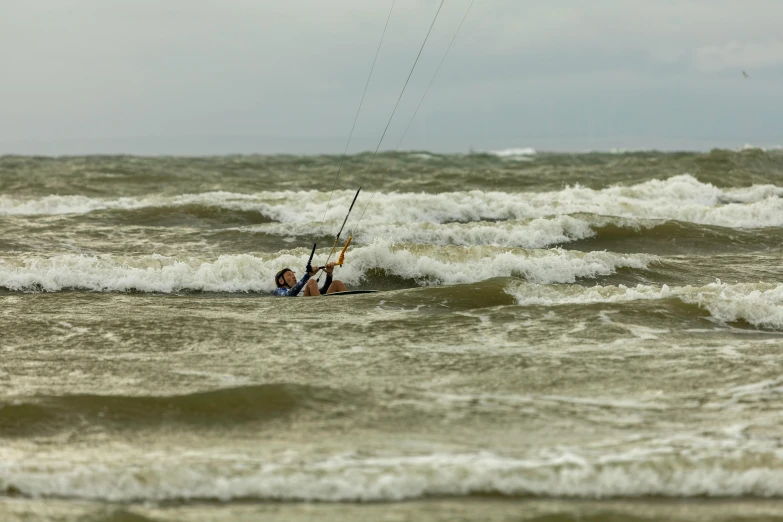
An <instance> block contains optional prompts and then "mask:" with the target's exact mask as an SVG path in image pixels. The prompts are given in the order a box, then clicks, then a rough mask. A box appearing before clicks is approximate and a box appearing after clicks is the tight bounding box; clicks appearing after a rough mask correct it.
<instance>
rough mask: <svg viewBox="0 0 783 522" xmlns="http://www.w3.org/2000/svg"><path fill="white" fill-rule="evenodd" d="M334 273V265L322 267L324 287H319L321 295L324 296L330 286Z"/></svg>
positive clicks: (327, 264)
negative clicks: (324, 274)
mask: <svg viewBox="0 0 783 522" xmlns="http://www.w3.org/2000/svg"><path fill="white" fill-rule="evenodd" d="M333 271H334V263H333V262H332V263H326V266H325V267H324V272H326V281H324V285H323V286H322V287H321V289H320V292H321V294H325V293H326V291H327V290H329V285H331V284H332V272H333Z"/></svg>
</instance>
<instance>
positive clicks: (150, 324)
mask: <svg viewBox="0 0 783 522" xmlns="http://www.w3.org/2000/svg"><path fill="white" fill-rule="evenodd" d="M371 158H372V155H371V154H366V153H365V154H355V155H349V156H348V157H346V158H345V161H344V162H343V161H342V160H341V157H340V156H339V155H336V156H329V155H322V156H318V155H313V156H293V155H268V156H220V157H133V156H84V157H28V156H3V157H0V356H1V357H2V359H1V360H2V365H0V520H3V521H22V520H46V521H49V520H51V521H55V520H56V521H65V520H91V521H100V520H105V521H112V522H120V521H134V522H139V521H161V522H162V521H175V520H210V521H233V520H281V521H282V520H285V521H316V520H317V521H325V520H335V521H343V520H345V521H353V520H356V521H360V520H361V521H364V520H389V521H403V520H415V521H441V520H442V521H447V520H448V521H455V520H466V521H467V520H482V521H484V520H487V521H512V520H513V521H537V522H564V521H577V520H579V521H595V522H598V521H616V522H620V521H650V520H672V521H702V520H721V521H728V520H754V521H755V520H758V521H773V520H774V521H781V520H783V406H782V405H781V400H782V399H783V263H782V262H781V261H783V150H762V149H758V148H752V147H745V148H743V149H739V150H712V151H709V152H657V151H638V152H634V151H617V152H612V153H608V152H589V153H568V154H566V153H545V152H537V151H534V150H531V149H515V150H505V151H497V152H493V153H478V152H474V153H470V154H437V153H433V152H425V151H418V152H396V153H382V154H379V155H378V157H377V158H376V159H375V161H374V162H372V163H371ZM338 171H339V172H340V175H339V176H338V175H337V174H338ZM359 186H361V187H362V191H361V193H360V195H359V198H358V200H357V203H356V206H355V208H354V210H353V212H352V213H351V216H350V218H349V220H348V222H347V225H346V229H345V232H344V233H343V235H342V237H341V239H340V241H339V242H338V246H337V248H338V250H339V248H341V247H342V244H343V241H345V240H346V239H347V237H348V236H349V235H350V236H352V237H353V241H352V243H351V246H350V248H349V249H348V251H347V253H346V256H345V265H344V266H342V267H338V268H336V269H335V277H336V278H337V279H340V280H342V281H343V282H344V283H345V284H346V285H347V286H348V288H350V289H374V290H378V292H377V293H374V294H363V295H352V296H335V297H328V298H327V297H318V298H316V297H313V298H303V297H302V298H275V297H272V296H271V292H272V290H273V289H274V287H275V284H274V280H273V279H274V274H275V273H276V272H277V271H278V270H280V269H281V268H283V267H290V268H292V269H294V270H296V271H297V272H298V273H299V275H302V274H303V272H304V266H305V264H306V262H307V258H308V257H309V255H310V251H311V249H312V245H313V243H316V244H317V248H316V253H315V259H314V262H315V263H320V264H322V263H323V262H325V261H326V259H327V256H328V255H329V253H330V251H331V250H332V246H333V245H334V243H335V234H336V233H337V231H338V230H339V228H340V225H341V224H342V223H343V220H344V219H345V216H346V212H347V210H348V207H349V205H350V203H351V200H352V199H353V196H354V194H355V192H356V190H357V189H358V188H359ZM332 259H334V256H333V257H332Z"/></svg>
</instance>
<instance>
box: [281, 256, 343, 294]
mask: <svg viewBox="0 0 783 522" xmlns="http://www.w3.org/2000/svg"><path fill="white" fill-rule="evenodd" d="M308 268H309V269H310V270H309V271H308V273H306V274H305V275H304V276H302V279H300V280H299V282H297V281H296V272H294V271H293V270H291V269H290V268H284V269H282V270H281V271H279V272H278V273H277V275H275V284H276V285H277V289H276V290H275V291H274V294H273V295H276V296H278V297H296V296H297V295H299V293H300V292H301V291H302V288H304V295H305V297H309V296H312V295H322V294H331V293H334V292H345V291H347V290H348V288H346V286H345V284H344V283H343V282H342V281H340V280H338V279H334V280H332V272H333V271H334V263H327V264H326V266H325V267H324V272H326V281H324V285H323V286H322V287H321V288H320V289H319V288H318V283H317V282H316V281H315V279H310V278H311V277H313V276H314V275H315V274H316V273H318V270H319V269H318V268H317V267H316V268H313V267H308Z"/></svg>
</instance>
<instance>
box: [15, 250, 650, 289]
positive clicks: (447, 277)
mask: <svg viewBox="0 0 783 522" xmlns="http://www.w3.org/2000/svg"><path fill="white" fill-rule="evenodd" d="M326 253H327V251H326V250H323V251H319V252H318V255H319V256H321V257H325V255H326ZM308 256H309V252H308V251H305V250H304V249H302V250H300V251H299V252H297V253H295V254H294V253H283V254H272V255H269V254H264V255H261V256H259V257H256V256H252V255H247V254H243V255H224V256H220V257H217V258H197V257H173V256H161V255H149V256H119V255H101V256H87V255H73V254H65V255H56V256H51V257H37V256H21V257H14V258H9V259H0V287H4V288H8V289H11V290H35V289H42V290H44V291H59V290H63V289H67V288H79V289H85V290H92V291H125V290H131V289H133V290H138V291H142V292H175V291H179V290H197V291H209V292H244V291H271V290H273V288H274V285H273V278H274V274H275V273H276V272H277V271H278V270H280V268H281V267H284V266H292V267H301V266H304V265H305V263H306V261H307V258H308ZM350 256H351V262H350V263H349V264H347V265H346V266H345V267H343V268H341V269H340V270H339V278H340V279H342V280H344V281H345V282H346V283H348V284H357V283H359V282H360V281H361V279H362V278H363V277H364V275H365V274H366V273H367V271H368V270H372V269H383V270H385V271H387V273H389V274H392V275H396V276H399V277H403V278H407V279H416V280H418V281H419V282H420V283H421V284H436V283H445V284H455V283H474V282H478V281H483V280H486V279H490V278H493V277H503V276H512V275H513V276H521V277H524V278H526V279H527V280H529V281H535V282H540V283H549V282H561V283H566V282H573V281H575V280H576V279H578V278H594V277H598V276H603V275H609V274H612V273H614V272H615V271H616V270H617V269H618V268H624V267H629V268H637V269H644V268H646V267H647V266H648V264H649V263H650V262H652V261H654V260H655V259H656V258H655V256H649V255H643V254H634V255H621V254H614V253H611V252H590V253H583V252H571V251H566V250H559V249H553V250H521V249H501V248H497V247H470V248H466V247H435V246H424V245H408V246H393V245H391V244H389V243H386V242H383V241H377V242H376V243H373V244H371V245H368V246H363V247H357V248H354V249H352V250H351V253H350ZM317 260H318V257H316V261H317Z"/></svg>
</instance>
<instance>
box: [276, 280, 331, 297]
mask: <svg viewBox="0 0 783 522" xmlns="http://www.w3.org/2000/svg"><path fill="white" fill-rule="evenodd" d="M309 280H310V274H305V275H304V276H303V277H302V279H300V280H299V282H298V283H296V284H295V285H294V286H292V287H291V288H283V287H280V288H277V289H275V291H274V292H273V293H272V295H275V296H277V297H296V296H298V295H299V292H301V291H302V288H304V285H305V284H307V281H309ZM331 284H332V274H326V281H324V286H322V287H321V293H322V294H325V293H326V291H327V290H328V289H329V285H331Z"/></svg>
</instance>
